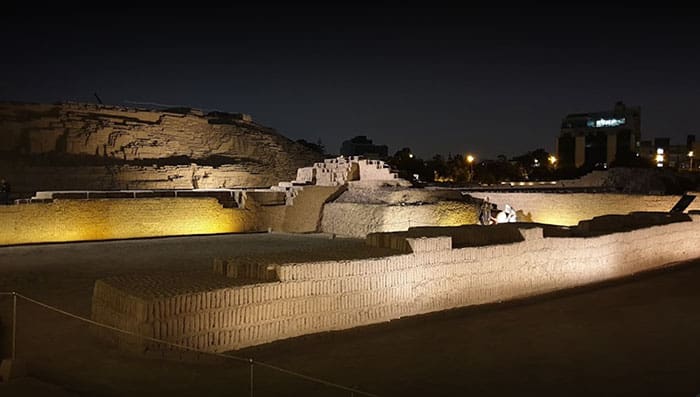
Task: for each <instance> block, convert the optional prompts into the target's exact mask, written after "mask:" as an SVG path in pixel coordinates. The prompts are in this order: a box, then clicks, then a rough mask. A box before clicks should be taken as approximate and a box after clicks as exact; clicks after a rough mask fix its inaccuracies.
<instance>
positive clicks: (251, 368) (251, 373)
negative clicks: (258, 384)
mask: <svg viewBox="0 0 700 397" xmlns="http://www.w3.org/2000/svg"><path fill="white" fill-rule="evenodd" d="M248 362H249V363H250V397H253V365H254V363H253V359H252V358H249V359H248Z"/></svg>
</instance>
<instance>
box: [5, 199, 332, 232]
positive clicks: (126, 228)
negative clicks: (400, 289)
mask: <svg viewBox="0 0 700 397" xmlns="http://www.w3.org/2000/svg"><path fill="white" fill-rule="evenodd" d="M339 189H340V188H338V187H322V186H307V187H304V188H301V189H299V190H298V191H297V192H296V197H295V198H294V202H293V203H292V205H285V204H284V192H278V191H262V192H250V193H245V195H246V197H247V198H246V200H245V201H246V207H245V209H236V208H223V207H222V205H221V203H220V202H219V201H217V199H215V198H185V197H178V198H134V199H132V198H123V199H90V200H72V199H71V200H63V199H58V200H55V201H53V202H51V203H34V204H21V205H9V206H5V205H0V223H1V224H2V227H0V245H12V244H27V243H47V242H58V241H85V240H108V239H125V238H140V237H161V236H180V235H190V234H214V233H240V232H253V231H267V230H268V229H270V230H273V231H284V232H298V233H308V232H315V231H317V230H318V226H319V219H320V216H321V210H322V208H323V204H324V203H325V202H326V201H327V200H329V199H330V198H331V197H333V196H334V195H335V194H336V192H338V190H339ZM279 196H281V197H282V201H281V204H279V205H270V204H269V203H268V202H267V201H266V200H267V199H269V198H270V197H272V198H274V199H276V201H279Z"/></svg>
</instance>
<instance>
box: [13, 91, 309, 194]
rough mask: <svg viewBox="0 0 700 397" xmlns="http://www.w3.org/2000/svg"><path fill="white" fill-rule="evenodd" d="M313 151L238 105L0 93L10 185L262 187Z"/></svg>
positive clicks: (289, 176) (289, 175)
mask: <svg viewBox="0 0 700 397" xmlns="http://www.w3.org/2000/svg"><path fill="white" fill-rule="evenodd" d="M321 159H322V156H321V155H320V154H319V153H317V152H314V151H312V150H310V149H309V148H308V147H306V146H304V145H301V144H299V143H295V142H293V141H291V140H289V139H287V138H285V137H284V136H282V135H280V134H278V133H277V132H275V131H274V130H273V129H271V128H267V127H264V126H261V125H259V124H257V123H255V122H254V121H252V119H251V118H250V117H249V116H247V115H242V114H225V113H217V112H214V113H209V114H204V113H202V112H200V111H197V110H192V109H173V110H170V111H167V110H166V111H155V110H147V109H133V108H124V107H116V106H104V105H92V104H75V103H63V104H27V103H8V102H0V176H1V177H3V178H5V179H7V180H9V181H10V183H11V185H12V187H13V191H14V192H15V193H16V194H24V193H27V194H31V193H33V192H35V191H41V190H70V189H79V190H86V189H93V190H105V189H135V188H138V189H189V188H219V187H228V188H231V187H236V186H271V185H276V184H277V182H279V181H289V180H293V179H294V177H295V176H296V172H297V169H298V168H300V167H304V166H307V165H309V164H313V163H314V162H317V161H320V160H321Z"/></svg>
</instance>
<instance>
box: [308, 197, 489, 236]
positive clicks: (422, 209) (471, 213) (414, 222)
mask: <svg viewBox="0 0 700 397" xmlns="http://www.w3.org/2000/svg"><path fill="white" fill-rule="evenodd" d="M478 211H479V209H478V206H477V205H475V204H468V203H463V202H458V201H440V202H437V203H430V204H422V205H417V204H411V205H386V204H361V203H337V202H334V203H328V204H326V205H325V206H324V207H323V217H322V219H321V231H323V232H326V233H334V234H338V235H343V236H353V237H364V236H366V235H367V234H369V233H375V232H393V231H399V230H408V228H410V227H416V226H457V225H465V224H475V223H477V221H478Z"/></svg>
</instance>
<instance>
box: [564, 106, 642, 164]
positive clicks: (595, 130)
mask: <svg viewBox="0 0 700 397" xmlns="http://www.w3.org/2000/svg"><path fill="white" fill-rule="evenodd" d="M641 135H642V134H641V116H640V109H639V107H638V106H636V107H627V106H625V104H624V103H622V102H618V103H616V104H615V107H614V108H613V110H611V111H603V112H593V113H575V114H569V115H567V116H566V117H565V118H564V120H562V123H561V131H560V133H559V139H558V140H557V154H558V157H559V162H560V163H559V164H560V165H561V166H564V167H577V168H578V167H583V166H586V167H596V166H604V167H606V166H607V165H609V164H611V163H612V162H614V161H615V160H618V161H625V160H632V158H633V157H635V156H637V154H638V153H639V144H640V140H641Z"/></svg>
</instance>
